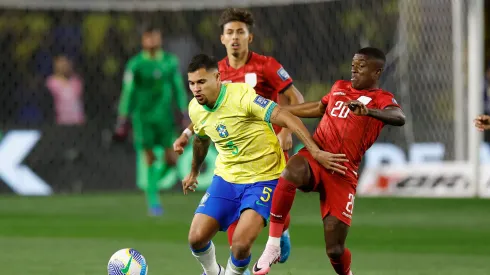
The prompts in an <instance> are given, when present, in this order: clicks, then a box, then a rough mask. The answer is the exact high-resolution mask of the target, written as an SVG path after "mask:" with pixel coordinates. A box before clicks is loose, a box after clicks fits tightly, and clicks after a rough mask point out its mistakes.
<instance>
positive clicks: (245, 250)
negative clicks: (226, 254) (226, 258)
mask: <svg viewBox="0 0 490 275" xmlns="http://www.w3.org/2000/svg"><path fill="white" fill-rule="evenodd" d="M252 244H253V240H252V239H246V238H233V240H232V242H231V252H232V253H233V257H235V259H237V260H243V259H246V258H247V257H248V256H249V255H250V250H251V249H252Z"/></svg>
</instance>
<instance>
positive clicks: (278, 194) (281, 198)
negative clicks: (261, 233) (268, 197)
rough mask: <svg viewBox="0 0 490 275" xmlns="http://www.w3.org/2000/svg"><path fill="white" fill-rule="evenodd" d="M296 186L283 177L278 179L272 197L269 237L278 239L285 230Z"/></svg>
mask: <svg viewBox="0 0 490 275" xmlns="http://www.w3.org/2000/svg"><path fill="white" fill-rule="evenodd" d="M295 195H296V186H295V185H294V184H293V183H292V182H290V181H288V180H286V179H285V178H283V177H280V178H279V183H278V184H277V186H276V190H275V191H274V196H272V209H271V225H270V228H269V236H270V237H275V238H279V237H281V235H282V232H283V231H284V228H285V223H286V221H287V220H289V219H288V216H289V211H290V210H291V207H292V206H293V202H294V196H295ZM288 223H289V222H288Z"/></svg>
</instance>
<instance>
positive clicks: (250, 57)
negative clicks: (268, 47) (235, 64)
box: [225, 51, 254, 68]
mask: <svg viewBox="0 0 490 275" xmlns="http://www.w3.org/2000/svg"><path fill="white" fill-rule="evenodd" d="M253 54H254V52H252V51H248V57H247V61H245V64H247V63H248V62H249V61H250V59H252V55H253ZM225 60H226V65H227V66H228V67H230V68H232V67H231V66H230V60H229V59H228V56H226V57H225Z"/></svg>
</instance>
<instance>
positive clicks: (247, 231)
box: [225, 209, 264, 275]
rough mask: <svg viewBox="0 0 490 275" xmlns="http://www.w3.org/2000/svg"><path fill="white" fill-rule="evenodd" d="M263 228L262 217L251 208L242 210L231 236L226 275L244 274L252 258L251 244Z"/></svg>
mask: <svg viewBox="0 0 490 275" xmlns="http://www.w3.org/2000/svg"><path fill="white" fill-rule="evenodd" d="M263 228H264V218H263V217H262V216H261V215H260V214H259V213H257V212H256V211H254V210H252V209H247V210H245V211H243V212H242V213H241V215H240V219H239V221H238V224H237V226H236V229H235V232H234V234H233V238H232V245H231V255H230V258H229V259H228V265H227V266H226V273H225V274H226V275H236V274H245V272H247V270H248V265H249V264H250V259H251V258H252V254H251V250H252V245H253V243H254V242H255V239H257V236H258V235H259V234H260V232H261V231H262V229H263Z"/></svg>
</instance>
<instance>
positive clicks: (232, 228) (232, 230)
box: [226, 220, 238, 246]
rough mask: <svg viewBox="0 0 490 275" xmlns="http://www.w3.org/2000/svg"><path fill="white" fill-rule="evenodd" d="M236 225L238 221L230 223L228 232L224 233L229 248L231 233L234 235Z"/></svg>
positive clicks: (231, 238)
mask: <svg viewBox="0 0 490 275" xmlns="http://www.w3.org/2000/svg"><path fill="white" fill-rule="evenodd" d="M237 224H238V220H236V221H235V222H234V223H232V224H231V225H230V226H229V227H228V230H226V233H227V234H228V244H229V245H230V246H231V242H232V240H233V233H235V229H236V226H237Z"/></svg>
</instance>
